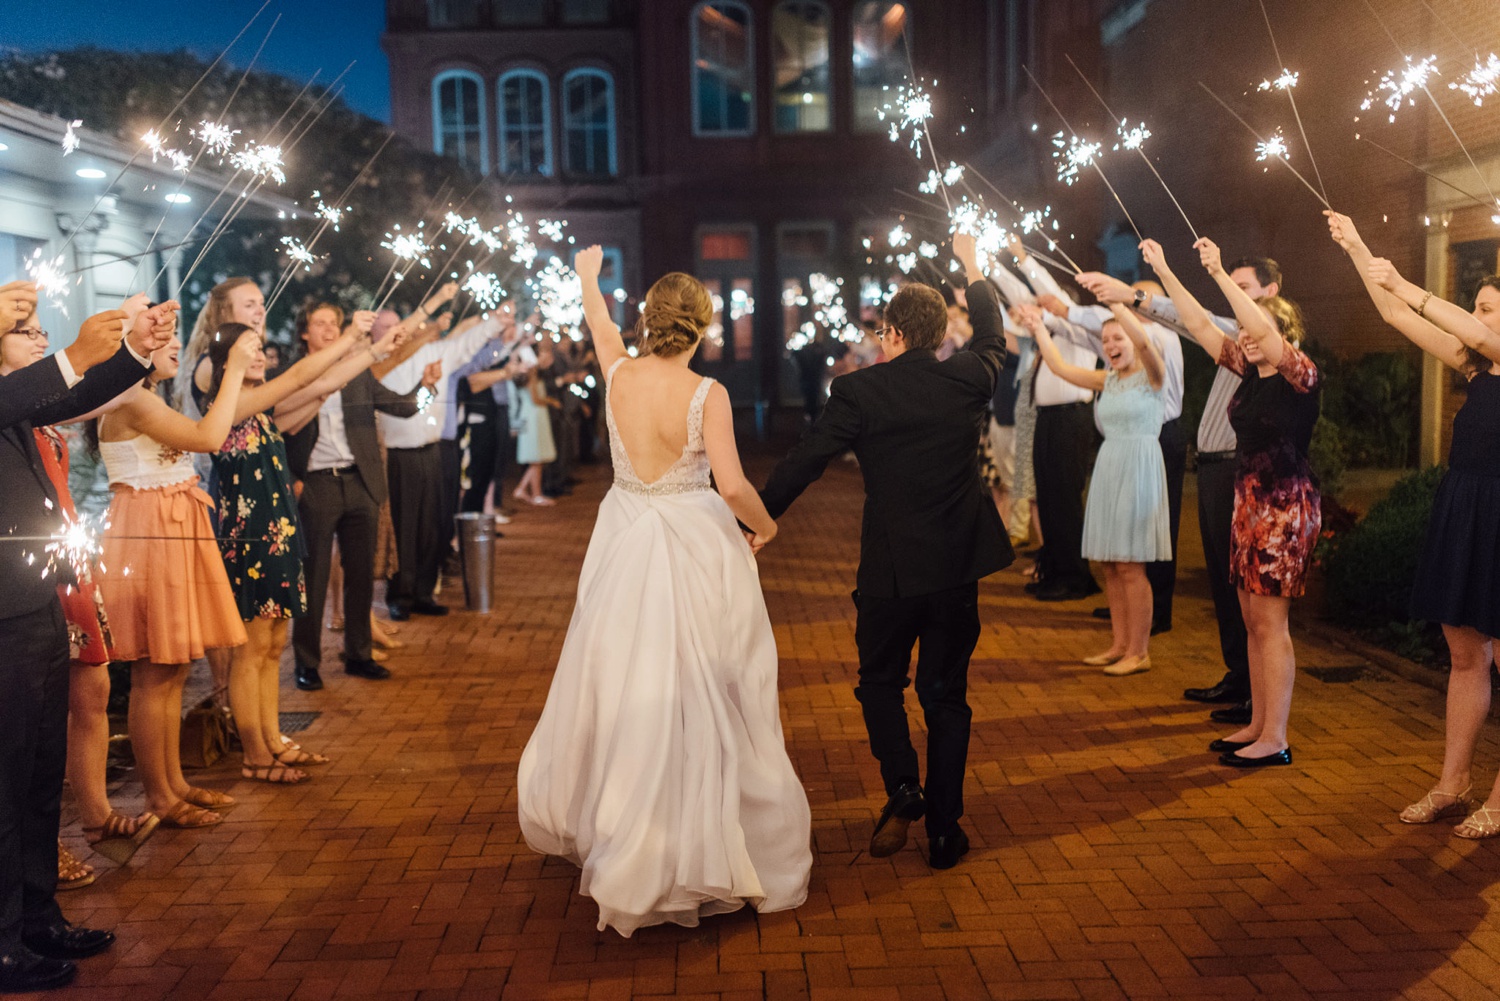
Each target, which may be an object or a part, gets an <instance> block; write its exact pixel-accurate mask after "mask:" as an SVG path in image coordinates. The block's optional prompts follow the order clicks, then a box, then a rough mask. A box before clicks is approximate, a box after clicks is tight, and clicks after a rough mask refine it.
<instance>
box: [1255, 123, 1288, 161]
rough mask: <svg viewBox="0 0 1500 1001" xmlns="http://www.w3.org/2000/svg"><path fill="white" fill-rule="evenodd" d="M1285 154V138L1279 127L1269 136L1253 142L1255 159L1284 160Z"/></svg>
mask: <svg viewBox="0 0 1500 1001" xmlns="http://www.w3.org/2000/svg"><path fill="white" fill-rule="evenodd" d="M1286 154H1287V146H1286V139H1285V138H1284V137H1283V136H1282V134H1281V130H1280V129H1277V130H1276V133H1275V135H1273V136H1271V138H1269V139H1266V140H1263V141H1261V142H1258V143H1256V144H1255V159H1256V160H1257V161H1264V160H1270V159H1272V158H1275V159H1277V160H1285V159H1286Z"/></svg>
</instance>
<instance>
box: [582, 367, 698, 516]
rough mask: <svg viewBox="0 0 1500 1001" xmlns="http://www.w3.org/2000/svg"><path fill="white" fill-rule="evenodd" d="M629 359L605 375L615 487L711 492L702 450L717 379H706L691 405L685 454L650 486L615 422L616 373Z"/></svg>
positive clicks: (606, 416) (606, 418)
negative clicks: (710, 394)
mask: <svg viewBox="0 0 1500 1001" xmlns="http://www.w3.org/2000/svg"><path fill="white" fill-rule="evenodd" d="M628 360H629V358H628V357H622V358H617V359H616V360H615V363H614V364H613V365H611V366H610V367H609V371H608V372H607V373H605V376H604V389H605V393H604V423H605V425H606V426H607V427H608V429H609V443H610V450H611V453H612V455H613V457H614V465H615V485H616V486H618V487H621V488H623V489H625V490H627V491H629V492H631V493H640V494H667V493H685V492H688V491H693V490H707V489H709V469H708V458H707V455H706V453H705V452H704V448H703V405H704V401H705V400H707V398H708V390H709V388H710V387H712V386H713V383H714V380H713V379H711V378H709V377H708V376H703V377H702V378H701V379H700V380H699V382H698V388H697V389H695V390H694V391H693V396H692V399H691V400H690V401H689V402H688V411H687V432H688V434H687V443H686V444H685V445H684V446H683V449H682V453H681V454H680V455H678V457H677V458H676V459H675V460H673V462H672V464H671V465H670V466H668V467H667V468H666V470H665V471H663V472H662V474H661V475H660V476H658V477H656V479H654V480H652V481H651V482H649V483H647V482H645V481H644V480H642V479H641V478H640V476H639V475H638V474H637V473H636V471H635V464H634V463H633V462H631V460H630V453H629V452H627V451H626V450H625V443H624V441H623V440H622V439H621V437H620V429H619V425H618V424H617V423H616V421H615V408H614V385H615V373H616V372H618V371H619V370H620V366H621V365H623V364H624V363H625V362H626V361H628Z"/></svg>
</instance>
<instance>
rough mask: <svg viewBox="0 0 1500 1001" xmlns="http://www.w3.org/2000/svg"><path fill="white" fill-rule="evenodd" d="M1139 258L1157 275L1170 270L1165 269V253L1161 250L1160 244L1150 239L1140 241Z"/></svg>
mask: <svg viewBox="0 0 1500 1001" xmlns="http://www.w3.org/2000/svg"><path fill="white" fill-rule="evenodd" d="M1141 258H1142V259H1143V260H1144V261H1145V262H1146V263H1147V264H1149V265H1151V270H1152V271H1155V272H1156V273H1157V274H1159V275H1160V274H1166V273H1168V272H1170V271H1171V270H1172V269H1171V268H1169V267H1167V254H1166V251H1164V250H1162V249H1161V244H1159V243H1157V242H1156V241H1155V240H1152V239H1145V240H1142V241H1141Z"/></svg>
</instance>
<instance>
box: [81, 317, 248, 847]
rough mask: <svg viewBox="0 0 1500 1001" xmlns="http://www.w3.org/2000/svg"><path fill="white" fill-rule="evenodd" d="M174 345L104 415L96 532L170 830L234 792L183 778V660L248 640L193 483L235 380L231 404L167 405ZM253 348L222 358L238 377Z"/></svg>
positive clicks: (146, 761) (142, 735) (147, 778)
mask: <svg viewBox="0 0 1500 1001" xmlns="http://www.w3.org/2000/svg"><path fill="white" fill-rule="evenodd" d="M180 348H181V345H180V344H179V342H177V341H176V340H173V341H172V342H171V343H170V344H168V345H167V346H166V347H164V348H161V349H160V350H158V351H157V352H156V353H155V354H154V355H152V358H151V360H152V362H153V364H154V365H155V368H154V369H153V371H152V372H151V374H150V375H149V376H148V377H147V381H146V389H147V390H148V391H145V392H137V393H136V394H135V395H134V396H133V397H131V398H129V399H128V400H127V401H126V402H125V403H124V404H123V405H122V406H120V408H119V409H118V410H116V411H114V412H113V413H110V414H108V415H106V416H104V417H102V418H100V420H99V452H100V455H101V456H102V458H103V459H104V465H105V469H106V471H107V472H108V474H109V483H110V490H111V491H112V492H113V494H114V496H113V499H112V500H111V501H110V508H109V521H110V524H109V528H108V529H107V530H106V531H105V533H104V537H103V540H102V548H103V550H104V552H103V557H102V563H103V566H104V569H103V571H102V572H101V574H100V576H99V590H100V592H101V593H102V594H103V596H104V605H105V609H106V611H107V612H108V614H109V622H110V630H111V632H112V634H113V640H114V651H115V656H116V658H118V659H119V660H127V661H130V662H131V663H132V665H133V666H132V670H131V676H130V679H131V688H130V743H131V746H132V748H133V749H134V751H135V760H136V765H137V767H138V770H139V772H140V776H141V784H142V785H143V786H144V787H145V789H146V800H147V803H148V804H149V806H150V809H151V812H152V813H154V814H156V815H157V816H158V817H160V818H161V822H162V823H163V824H165V825H167V826H170V827H208V826H211V825H213V824H217V823H219V822H220V821H221V820H222V819H223V818H222V817H221V816H220V815H219V814H218V813H216V812H214V810H216V809H222V808H224V807H227V806H232V805H233V804H234V800H233V799H231V798H230V797H229V796H226V795H225V794H223V793H220V792H214V791H212V790H209V789H200V788H196V787H194V786H190V785H189V784H188V782H187V779H185V778H184V777H183V774H182V759H181V756H180V753H179V741H180V738H181V731H182V689H183V686H184V684H185V683H186V681H187V675H188V667H189V666H190V665H191V663H192V662H193V661H194V660H196V659H198V658H199V657H202V656H203V655H204V653H205V651H206V650H207V649H208V648H210V647H235V646H239V645H240V644H242V643H244V642H245V638H246V637H245V626H244V623H243V622H241V621H240V614H239V609H238V607H237V606H236V605H235V600H234V593H233V592H232V591H231V590H230V587H229V576H228V574H227V573H226V572H225V570H224V560H223V558H222V557H221V556H220V555H219V546H218V543H217V541H216V540H215V537H214V529H213V525H212V524H211V522H210V520H209V508H210V507H211V505H212V503H213V502H212V501H211V500H210V499H209V497H208V495H207V494H206V493H204V492H203V490H202V489H201V488H200V487H199V486H198V473H197V471H196V470H195V469H194V468H193V461H192V455H191V453H194V452H212V451H215V450H216V449H218V448H219V446H221V445H222V444H223V443H224V439H225V438H227V437H228V435H229V428H230V421H231V418H232V417H233V416H234V406H233V403H234V398H237V397H238V395H239V389H240V383H241V381H242V379H240V378H236V379H233V380H231V384H230V385H228V386H226V387H225V390H224V393H225V402H226V403H227V405H226V406H224V407H222V408H215V409H214V410H213V412H211V413H210V414H209V415H208V416H206V417H204V418H203V419H202V420H199V421H196V422H195V421H193V420H191V419H189V418H187V417H184V416H183V415H182V414H180V413H178V412H177V411H175V410H173V409H172V408H170V407H168V406H167V404H166V403H165V402H164V401H163V400H162V398H161V397H160V396H158V395H157V394H156V393H155V392H154V389H155V384H156V383H157V382H160V381H165V380H169V379H171V378H172V376H174V375H175V374H176V372H177V357H178V352H179V350H180ZM259 349H260V335H259V334H256V333H253V332H251V333H247V334H245V335H244V337H242V338H241V340H240V343H238V344H236V346H235V350H234V353H233V354H232V355H231V358H230V362H229V365H230V366H231V367H232V368H233V369H234V370H235V371H236V372H237V373H238V374H239V375H240V376H243V374H244V372H245V370H246V369H247V368H249V366H250V363H251V361H252V360H253V359H254V358H255V357H256V355H257V353H258V352H259Z"/></svg>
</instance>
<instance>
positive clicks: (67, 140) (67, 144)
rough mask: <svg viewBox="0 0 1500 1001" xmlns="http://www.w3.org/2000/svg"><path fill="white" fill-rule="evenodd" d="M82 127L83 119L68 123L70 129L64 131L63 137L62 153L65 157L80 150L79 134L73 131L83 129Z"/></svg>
mask: <svg viewBox="0 0 1500 1001" xmlns="http://www.w3.org/2000/svg"><path fill="white" fill-rule="evenodd" d="M82 125H83V119H82V118H75V119H73V120H72V121H71V122H69V123H68V127H67V128H66V129H64V130H63V137H62V151H63V156H67V155H68V154H69V153H71V152H73V151H74V150H75V149H77V148H78V142H79V139H78V133H77V132H75V131H73V130H74V129H77V128H79V127H81V126H82Z"/></svg>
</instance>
